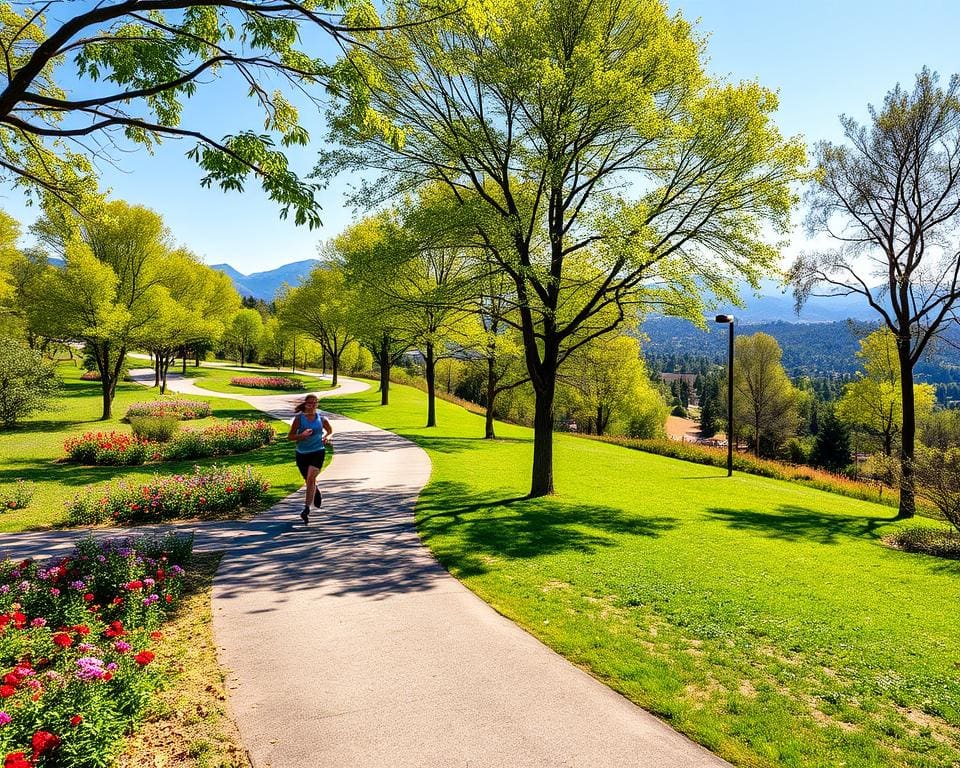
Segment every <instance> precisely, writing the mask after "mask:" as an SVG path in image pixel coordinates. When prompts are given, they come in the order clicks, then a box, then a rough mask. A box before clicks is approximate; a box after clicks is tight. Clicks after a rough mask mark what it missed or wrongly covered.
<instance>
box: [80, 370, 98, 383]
mask: <svg viewBox="0 0 960 768" xmlns="http://www.w3.org/2000/svg"><path fill="white" fill-rule="evenodd" d="M80 381H100V371H84V372H83V373H81V374H80Z"/></svg>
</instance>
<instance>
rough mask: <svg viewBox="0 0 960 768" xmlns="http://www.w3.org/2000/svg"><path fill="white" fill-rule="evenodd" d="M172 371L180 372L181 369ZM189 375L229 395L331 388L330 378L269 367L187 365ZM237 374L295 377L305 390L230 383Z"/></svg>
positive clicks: (205, 386)
mask: <svg viewBox="0 0 960 768" xmlns="http://www.w3.org/2000/svg"><path fill="white" fill-rule="evenodd" d="M171 373H180V371H179V370H177V371H171ZM187 376H188V377H190V378H191V380H192V381H193V383H194V384H196V385H197V386H198V387H201V388H202V389H208V390H210V391H211V392H220V393H223V394H228V395H274V394H299V393H306V392H319V391H321V390H324V389H330V381H329V379H318V378H317V377H315V376H300V375H297V374H293V373H290V372H289V371H278V370H273V369H269V368H260V367H257V368H247V369H244V370H237V369H233V368H219V367H213V366H201V367H199V368H192V367H189V366H188V367H187ZM237 376H269V377H273V376H282V377H283V378H285V379H294V380H295V381H302V382H303V383H304V389H303V390H294V391H293V392H291V391H290V390H287V389H270V388H265V389H261V388H260V387H238V386H235V385H233V384H231V383H230V380H231V379H233V378H235V377H237Z"/></svg>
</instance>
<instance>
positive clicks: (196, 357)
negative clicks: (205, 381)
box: [193, 349, 200, 368]
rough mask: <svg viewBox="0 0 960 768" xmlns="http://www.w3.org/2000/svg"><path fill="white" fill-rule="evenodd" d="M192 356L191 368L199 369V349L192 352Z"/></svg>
mask: <svg viewBox="0 0 960 768" xmlns="http://www.w3.org/2000/svg"><path fill="white" fill-rule="evenodd" d="M193 354H194V358H193V367H194V368H199V367H200V350H199V349H195V350H193Z"/></svg>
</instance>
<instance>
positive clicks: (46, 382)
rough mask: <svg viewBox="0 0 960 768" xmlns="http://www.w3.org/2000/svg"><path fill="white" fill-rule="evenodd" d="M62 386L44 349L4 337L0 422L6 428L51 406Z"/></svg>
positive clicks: (0, 351) (1, 341)
mask: <svg viewBox="0 0 960 768" xmlns="http://www.w3.org/2000/svg"><path fill="white" fill-rule="evenodd" d="M58 386H59V382H58V381H57V378H56V375H55V373H54V370H53V366H51V365H49V364H48V363H46V362H45V361H44V359H43V355H41V354H40V352H37V351H36V350H33V349H28V348H27V347H25V346H23V345H22V344H20V343H19V342H18V341H15V340H14V339H8V338H4V337H0V422H2V423H3V426H4V427H5V428H9V427H12V426H13V425H14V424H16V423H17V422H18V421H19V420H20V419H23V418H25V417H26V416H29V415H30V414H31V413H33V412H35V411H38V410H40V409H41V408H43V407H45V406H47V405H48V403H47V398H48V397H50V396H51V395H52V394H53V393H54V392H56V391H57V388H58Z"/></svg>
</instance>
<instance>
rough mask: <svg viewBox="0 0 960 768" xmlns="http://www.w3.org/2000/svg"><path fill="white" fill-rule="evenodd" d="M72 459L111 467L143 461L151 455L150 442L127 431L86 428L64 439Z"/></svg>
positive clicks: (65, 447) (64, 447)
mask: <svg viewBox="0 0 960 768" xmlns="http://www.w3.org/2000/svg"><path fill="white" fill-rule="evenodd" d="M63 449H64V450H65V451H66V452H67V456H68V457H69V459H70V461H76V462H78V463H80V464H101V465H107V466H111V467H132V466H135V465H138V464H143V462H144V461H146V459H147V456H148V455H152V454H153V452H154V451H152V450H151V446H150V443H149V442H148V441H147V440H144V439H142V438H139V437H137V436H135V435H128V434H127V433H126V432H86V433H85V434H83V435H80V436H79V437H70V438H67V440H66V441H65V442H64V443H63Z"/></svg>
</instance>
